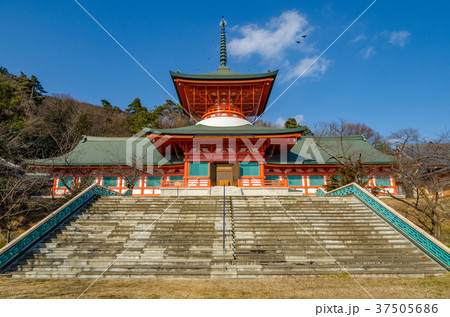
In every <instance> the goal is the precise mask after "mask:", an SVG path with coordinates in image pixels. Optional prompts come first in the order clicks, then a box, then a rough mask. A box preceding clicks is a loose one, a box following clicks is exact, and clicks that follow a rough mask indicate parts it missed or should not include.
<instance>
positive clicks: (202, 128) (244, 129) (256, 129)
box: [144, 124, 305, 136]
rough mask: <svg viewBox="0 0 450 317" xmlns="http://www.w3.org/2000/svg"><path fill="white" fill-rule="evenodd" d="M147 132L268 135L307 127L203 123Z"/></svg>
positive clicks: (299, 131) (146, 129) (298, 131)
mask: <svg viewBox="0 0 450 317" xmlns="http://www.w3.org/2000/svg"><path fill="white" fill-rule="evenodd" d="M144 131H146V132H153V133H161V134H171V135H194V136H195V135H204V136H219V135H248V136H253V135H266V134H290V133H301V132H303V131H305V127H299V128H293V129H278V128H268V127H261V126H255V125H252V124H245V125H241V126H236V127H211V126H206V125H203V124H196V125H192V126H188V127H182V128H174V129H149V128H144Z"/></svg>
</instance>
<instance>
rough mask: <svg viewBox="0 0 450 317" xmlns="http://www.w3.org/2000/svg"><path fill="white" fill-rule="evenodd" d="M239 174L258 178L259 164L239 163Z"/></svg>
mask: <svg viewBox="0 0 450 317" xmlns="http://www.w3.org/2000/svg"><path fill="white" fill-rule="evenodd" d="M240 173H241V176H259V163H258V162H241V164H240Z"/></svg>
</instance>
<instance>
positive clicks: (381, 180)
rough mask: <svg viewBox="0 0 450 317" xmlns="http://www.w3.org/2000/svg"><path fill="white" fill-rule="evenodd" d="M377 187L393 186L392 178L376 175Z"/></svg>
mask: <svg viewBox="0 0 450 317" xmlns="http://www.w3.org/2000/svg"><path fill="white" fill-rule="evenodd" d="M375 180H376V182H377V186H391V177H390V176H389V175H376V176H375Z"/></svg>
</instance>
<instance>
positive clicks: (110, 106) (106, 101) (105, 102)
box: [100, 99, 113, 110]
mask: <svg viewBox="0 0 450 317" xmlns="http://www.w3.org/2000/svg"><path fill="white" fill-rule="evenodd" d="M100 102H101V103H102V106H103V108H104V109H106V110H112V109H113V106H112V105H111V104H110V103H109V101H108V100H106V99H102V100H100Z"/></svg>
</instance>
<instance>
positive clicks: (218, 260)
mask: <svg viewBox="0 0 450 317" xmlns="http://www.w3.org/2000/svg"><path fill="white" fill-rule="evenodd" d="M163 211H164V213H163V214H162V215H161V213H162V212H163ZM225 233H226V239H225V252H224V249H223V198H222V197H219V196H216V197H214V196H208V197H198V196H197V197H195V196H191V197H178V198H177V197H164V196H160V197H102V198H100V199H99V200H97V201H96V202H95V203H94V204H92V205H91V206H88V207H86V208H85V210H83V211H81V212H80V213H78V214H77V215H75V216H73V217H72V218H71V219H69V220H68V221H67V222H66V223H65V224H64V225H63V226H61V227H60V228H59V229H58V230H56V231H55V232H53V233H52V234H51V235H50V236H48V237H47V238H46V239H45V240H43V241H42V242H41V243H39V244H38V245H36V246H35V247H34V248H33V249H32V250H30V251H29V252H28V253H27V254H26V255H25V256H24V257H22V258H21V259H20V260H19V261H18V262H16V264H15V265H14V266H13V267H12V268H11V271H10V273H11V275H12V276H13V277H35V278H73V277H77V278H97V277H98V276H99V275H100V274H102V273H103V277H104V278H195V279H207V278H259V277H277V276H286V275H302V276H303V275H316V274H337V273H343V272H344V271H343V269H342V267H341V266H340V265H342V266H343V267H345V268H346V270H347V271H348V272H349V273H351V274H352V275H359V276H410V277H411V276H424V275H438V274H442V273H445V272H446V271H445V270H444V269H442V268H441V267H440V266H439V265H437V264H436V263H435V262H433V261H432V260H431V259H429V258H428V257H427V256H426V255H425V254H424V253H423V252H422V251H420V250H419V249H418V248H417V247H415V246H414V245H413V244H411V243H410V242H409V241H408V240H407V239H405V238H404V237H403V236H401V235H400V234H399V233H397V232H396V231H395V230H394V229H392V228H391V227H390V226H389V225H387V224H386V223H385V222H384V221H383V220H381V219H380V218H379V217H378V216H376V215H375V214H374V213H373V212H372V211H371V210H369V209H368V208H367V207H365V206H364V205H363V204H362V203H360V202H359V201H358V200H357V199H356V198H353V197H301V196H298V197H293V196H278V197H267V196H266V197H247V196H228V197H226V219H225ZM322 247H323V248H322ZM336 261H338V262H339V263H340V265H338V264H337V263H336Z"/></svg>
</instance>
